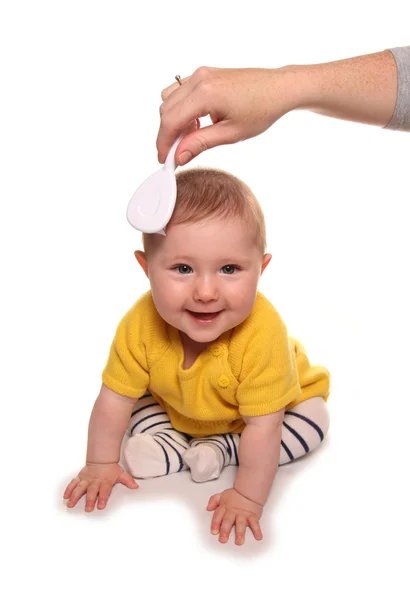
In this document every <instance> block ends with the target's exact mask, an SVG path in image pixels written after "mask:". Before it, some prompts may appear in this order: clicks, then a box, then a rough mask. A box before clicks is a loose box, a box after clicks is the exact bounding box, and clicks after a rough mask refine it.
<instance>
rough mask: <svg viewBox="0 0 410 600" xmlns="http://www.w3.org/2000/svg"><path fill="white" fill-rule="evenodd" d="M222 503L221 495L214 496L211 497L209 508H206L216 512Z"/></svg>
mask: <svg viewBox="0 0 410 600" xmlns="http://www.w3.org/2000/svg"><path fill="white" fill-rule="evenodd" d="M220 501H221V494H214V495H213V496H211V497H210V498H209V501H208V506H207V507H206V510H215V509H216V508H218V506H219V503H220Z"/></svg>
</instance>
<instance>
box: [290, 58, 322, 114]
mask: <svg viewBox="0 0 410 600" xmlns="http://www.w3.org/2000/svg"><path fill="white" fill-rule="evenodd" d="M320 66H321V65H286V66H285V67H282V68H281V69H280V70H281V71H282V73H283V81H284V87H285V90H286V93H287V97H288V110H287V112H290V111H292V110H303V109H305V110H306V109H312V108H314V107H315V105H316V104H317V102H318V99H319V98H320V85H319V83H320V77H319V76H318V75H320V73H318V71H319V70H320Z"/></svg>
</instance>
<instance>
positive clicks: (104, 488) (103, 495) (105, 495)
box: [97, 481, 112, 510]
mask: <svg viewBox="0 0 410 600" xmlns="http://www.w3.org/2000/svg"><path fill="white" fill-rule="evenodd" d="M111 492H112V485H111V483H108V481H103V482H102V484H101V486H100V491H99V494H98V502H97V508H98V510H102V509H103V508H105V507H106V506H107V502H108V499H109V497H110V496H111Z"/></svg>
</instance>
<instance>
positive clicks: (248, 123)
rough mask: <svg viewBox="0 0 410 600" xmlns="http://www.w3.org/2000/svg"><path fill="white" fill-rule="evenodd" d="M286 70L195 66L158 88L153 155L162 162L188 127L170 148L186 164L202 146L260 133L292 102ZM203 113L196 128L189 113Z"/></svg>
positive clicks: (292, 90)
mask: <svg viewBox="0 0 410 600" xmlns="http://www.w3.org/2000/svg"><path fill="white" fill-rule="evenodd" d="M290 76H291V72H290V71H289V70H288V69H287V68H286V67H284V68H280V69H217V68H210V67H200V68H199V69H197V70H196V71H195V72H194V73H193V74H192V75H191V76H190V77H187V78H185V79H182V80H181V81H182V85H179V84H178V83H174V84H173V85H171V86H169V87H167V88H166V89H165V90H163V92H162V94H161V96H162V99H163V100H164V102H163V104H162V105H161V107H160V114H161V124H160V128H159V131H158V137H157V149H158V160H159V162H160V163H163V162H164V161H165V159H166V157H167V154H168V152H169V149H170V147H171V145H172V144H173V142H174V141H175V139H176V138H177V136H178V135H179V133H180V132H181V131H183V130H186V129H188V131H190V133H188V134H187V135H186V136H185V137H184V138H183V140H182V141H181V143H180V144H179V146H178V148H177V151H176V154H175V156H176V162H177V164H179V165H182V164H186V163H187V162H189V161H190V160H191V159H192V158H194V157H195V156H198V154H200V153H201V152H203V151H204V150H207V149H209V148H213V147H214V146H219V145H221V144H233V143H234V142H238V141H242V140H245V139H248V138H251V137H254V136H256V135H258V134H259V133H262V132H263V131H265V130H266V129H268V127H270V126H271V125H272V124H273V123H274V122H275V121H277V120H278V119H279V118H280V117H282V116H283V115H284V114H285V113H287V112H289V111H290V110H292V109H293V108H295V100H296V95H297V93H295V92H297V90H296V89H295V87H294V86H292V85H291V84H290ZM207 115H209V116H210V118H211V120H212V123H213V124H212V125H209V126H207V127H203V128H202V129H197V128H196V127H195V119H196V118H198V117H203V116H207Z"/></svg>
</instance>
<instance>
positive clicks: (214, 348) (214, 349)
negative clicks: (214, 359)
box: [211, 346, 222, 356]
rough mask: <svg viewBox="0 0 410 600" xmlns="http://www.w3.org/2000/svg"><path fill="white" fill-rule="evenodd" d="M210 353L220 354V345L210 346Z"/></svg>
mask: <svg viewBox="0 0 410 600" xmlns="http://www.w3.org/2000/svg"><path fill="white" fill-rule="evenodd" d="M211 354H212V356H221V354H222V348H221V346H211Z"/></svg>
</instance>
